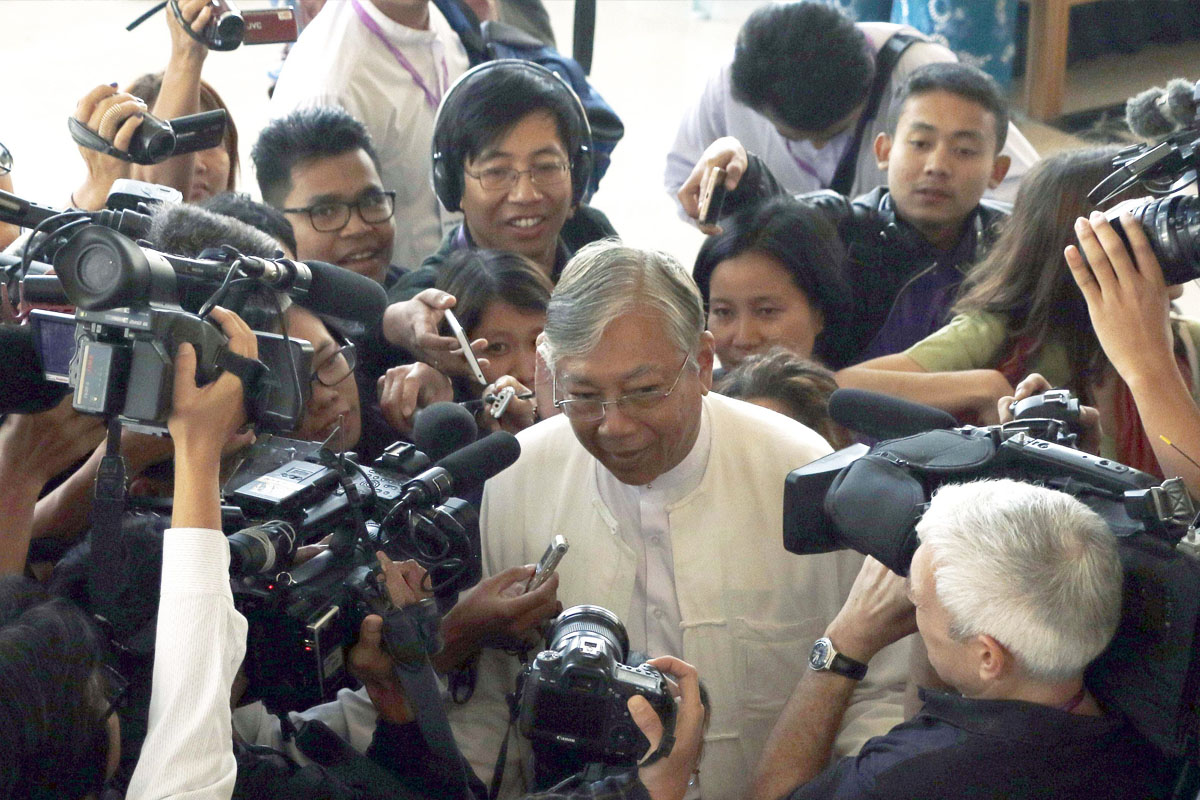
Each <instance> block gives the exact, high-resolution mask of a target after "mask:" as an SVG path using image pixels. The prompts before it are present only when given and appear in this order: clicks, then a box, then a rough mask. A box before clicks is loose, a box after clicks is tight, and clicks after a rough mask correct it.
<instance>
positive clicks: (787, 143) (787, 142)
mask: <svg viewBox="0 0 1200 800" xmlns="http://www.w3.org/2000/svg"><path fill="white" fill-rule="evenodd" d="M356 1H357V0H356ZM841 135H842V134H840V133H839V134H838V136H841ZM836 138H837V137H834V139H836ZM783 144H784V148H785V149H786V150H787V153H788V155H789V156H791V157H792V161H795V162H796V166H797V167H799V168H800V169H801V170H803V171H804V172H807V173H808V174H809V175H811V176H812V177H814V178H816V179H817V184H818V185H819V186H821V188H826V187H828V185H829V182H828V181H826V180H825V178H824V177H823V176H822V175H821V173H819V172H817V168H816V167H814V166H813V165H812V164H811V163H809V162H808V161H807V160H806V159H803V158H801V157H800V156H798V155H796V153H795V152H794V151H793V150H792V140H791V139H787V138H785V139H784V140H783ZM845 144H846V143H845V142H844V141H843V142H842V155H845V152H846V147H845ZM825 146H826V147H830V146H833V147H837V145H836V144H834V143H833V140H830V142H829V143H828V144H826V145H825ZM838 161H839V162H840V161H841V157H840V156H839V157H838Z"/></svg>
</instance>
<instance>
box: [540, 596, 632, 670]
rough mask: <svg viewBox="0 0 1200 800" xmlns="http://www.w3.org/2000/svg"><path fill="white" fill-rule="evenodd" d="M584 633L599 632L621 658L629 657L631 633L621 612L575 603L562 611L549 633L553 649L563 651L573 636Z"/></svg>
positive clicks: (549, 640) (621, 660)
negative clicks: (624, 622)
mask: <svg viewBox="0 0 1200 800" xmlns="http://www.w3.org/2000/svg"><path fill="white" fill-rule="evenodd" d="M584 635H595V636H599V637H600V638H602V639H604V640H605V641H606V642H608V644H609V645H610V646H611V647H612V649H613V653H614V655H615V656H616V658H617V661H619V662H621V663H622V664H624V663H625V661H626V659H628V657H629V634H627V633H626V632H625V626H624V625H622V624H621V620H619V619H618V618H617V615H616V614H614V613H612V612H611V611H609V610H608V609H607V608H601V607H600V606H587V605H582V606H572V607H571V608H568V609H567V610H566V611H564V612H563V613H561V614H559V615H558V619H557V620H555V621H554V626H553V627H552V628H551V629H550V634H549V635H548V636H547V637H546V639H547V641H548V643H549V649H551V650H557V651H559V652H562V651H563V650H564V649H566V648H567V647H568V646H569V645H570V643H571V640H572V639H575V638H577V637H579V636H584Z"/></svg>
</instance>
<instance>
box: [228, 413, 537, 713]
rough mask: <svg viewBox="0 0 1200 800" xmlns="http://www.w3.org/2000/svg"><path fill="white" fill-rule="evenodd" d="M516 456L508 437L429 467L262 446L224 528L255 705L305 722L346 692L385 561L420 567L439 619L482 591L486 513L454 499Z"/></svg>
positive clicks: (413, 454)
mask: <svg viewBox="0 0 1200 800" xmlns="http://www.w3.org/2000/svg"><path fill="white" fill-rule="evenodd" d="M428 411H429V409H426V412H428ZM426 412H422V413H426ZM425 419H430V418H429V417H426V418H425ZM421 422H422V418H421V417H420V416H419V417H418V426H420V424H421ZM433 426H434V427H436V422H435V423H433ZM471 438H473V436H472V437H471ZM519 453H520V446H519V445H518V444H517V440H516V438H515V437H513V436H512V435H510V434H507V433H493V434H491V435H489V436H487V437H485V438H483V439H481V440H479V441H478V442H475V443H473V444H468V445H467V446H466V447H463V448H462V449H459V450H456V451H454V452H452V453H451V454H450V455H447V456H446V457H445V458H443V459H441V460H440V461H438V462H437V463H436V464H434V465H433V466H430V465H429V461H428V458H427V457H426V456H425V455H424V454H423V453H421V452H420V451H418V450H417V449H416V448H415V447H414V446H413V445H410V444H407V443H401V442H398V443H396V444H394V445H392V446H391V447H389V448H388V449H387V451H386V452H385V453H384V454H383V456H381V457H380V458H379V459H377V460H376V461H375V462H374V464H372V465H371V466H365V465H359V464H358V463H356V462H355V461H354V459H353V458H352V457H351V456H349V455H346V454H343V455H341V456H339V455H335V454H333V453H331V452H330V451H328V450H326V449H324V448H322V447H321V445H319V444H315V443H311V442H299V441H292V440H287V439H278V438H276V439H273V440H270V441H268V442H265V443H262V444H260V445H256V447H255V448H254V450H253V451H252V452H251V453H250V454H248V455H249V459H248V461H247V462H246V463H245V464H243V466H242V468H241V469H240V470H239V471H238V473H237V474H235V475H234V477H233V478H232V479H231V480H230V481H229V482H228V483H227V484H226V486H225V500H226V502H228V503H231V504H232V505H233V506H234V508H232V509H229V510H228V511H227V515H226V516H227V518H226V521H225V525H226V528H227V529H231V530H236V529H238V528H242V530H238V531H237V532H235V533H233V535H231V536H230V550H231V556H232V559H231V568H232V569H231V571H232V572H233V573H234V574H235V575H236V577H235V578H234V579H233V582H232V585H233V595H234V602H235V604H236V605H237V607H238V609H239V610H240V611H241V612H242V614H243V615H245V617H246V619H247V620H248V622H249V627H250V630H249V636H248V642H247V648H246V662H245V666H246V675H247V678H248V679H249V688H248V691H247V694H248V696H249V697H253V698H258V699H262V700H263V701H264V702H265V703H266V705H267V707H268V708H270V709H271V710H272V711H273V712H279V711H289V710H300V709H305V708H308V707H310V706H312V705H314V704H316V703H319V702H323V701H328V700H331V699H333V697H334V695H336V693H337V691H338V690H339V689H341V688H342V687H344V686H347V685H349V683H350V677H349V675H348V674H347V671H346V666H345V651H346V648H347V647H349V646H350V645H351V644H352V643H353V642H354V640H355V639H356V638H357V636H358V630H359V625H360V624H361V623H362V620H363V617H364V616H365V615H366V614H367V613H370V611H369V609H370V603H369V601H370V599H371V598H372V597H373V596H374V595H375V593H376V581H377V571H376V567H377V562H376V558H375V553H376V552H377V551H380V550H382V551H383V552H385V553H386V554H387V555H388V556H389V557H390V558H392V559H394V560H400V559H406V558H412V559H415V560H416V561H418V562H419V563H420V564H421V565H422V566H424V567H425V568H426V569H427V570H428V572H429V578H428V580H429V583H430V588H431V590H432V592H433V594H434V599H435V600H436V605H437V609H438V610H439V611H441V612H442V613H444V612H445V611H446V610H448V609H449V608H450V607H451V606H453V604H454V601H455V599H456V597H457V593H458V592H459V591H461V590H462V589H465V588H468V587H469V586H472V585H474V584H475V583H476V582H478V580H479V578H480V575H481V565H480V556H479V516H478V512H477V511H476V509H475V508H474V507H473V506H472V505H471V504H470V503H468V502H467V501H466V500H463V499H461V498H457V497H451V496H450V494H451V492H456V493H459V494H462V493H465V492H467V491H470V490H473V489H474V488H477V487H478V486H479V485H481V484H482V483H483V481H484V480H486V479H487V478H489V477H491V476H492V475H494V474H496V473H497V472H499V471H500V470H502V469H504V468H505V467H507V466H508V465H509V464H511V463H513V462H514V461H515V460H516V458H517V455H518V454H519ZM250 521H253V525H251V527H248V528H246V527H243V526H245V525H247V523H248V522H250ZM326 534H332V538H331V540H330V546H329V549H328V550H326V551H325V552H322V553H321V554H320V555H317V556H316V557H314V558H312V559H311V560H309V561H306V562H305V563H303V564H301V565H300V566H298V567H296V568H294V569H292V568H288V566H287V564H288V563H290V557H291V554H292V553H293V552H294V551H295V549H297V548H298V547H299V546H301V545H304V544H310V543H313V542H316V541H318V540H320V539H321V538H322V537H324V536H325V535H326Z"/></svg>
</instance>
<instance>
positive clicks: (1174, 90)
mask: <svg viewBox="0 0 1200 800" xmlns="http://www.w3.org/2000/svg"><path fill="white" fill-rule="evenodd" d="M1163 106H1165V113H1166V117H1167V119H1168V120H1170V121H1171V122H1172V123H1174V126H1175V127H1177V128H1182V127H1186V126H1188V125H1192V124H1194V123H1195V122H1196V86H1195V84H1193V83H1192V82H1191V81H1188V80H1184V79H1183V78H1175V79H1173V80H1171V81H1168V82H1167V89H1166V97H1165V98H1164V100H1163Z"/></svg>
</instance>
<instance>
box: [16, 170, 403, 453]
mask: <svg viewBox="0 0 1200 800" xmlns="http://www.w3.org/2000/svg"><path fill="white" fill-rule="evenodd" d="M144 211H146V207H145V205H141V206H139V210H137V211H134V210H131V209H129V208H124V209H120V210H112V209H105V210H103V211H99V212H86V211H78V210H72V211H65V212H64V211H57V210H54V209H49V208H44V207H41V206H38V205H35V204H33V203H29V202H27V201H25V200H22V199H21V198H19V197H16V196H15V195H12V194H9V193H6V192H0V221H4V222H10V223H13V224H16V225H20V226H22V227H27V228H32V229H33V233H32V235H31V237H30V239H29V241H28V242H27V245H26V247H25V250H24V252H23V254H22V256H21V258H20V259H7V261H8V262H9V263H8V264H7V265H6V266H5V268H4V269H5V272H6V274H7V279H8V280H7V285H8V289H9V296H10V298H12V297H14V296H16V295H17V294H18V292H19V294H20V296H21V297H22V299H23V300H28V299H29V297H30V296H32V295H34V294H36V295H37V297H38V298H39V299H40V301H41V302H45V301H46V300H47V299H51V302H52V303H54V304H56V306H63V307H67V308H70V307H74V313H73V315H69V314H62V313H52V312H48V311H33V312H31V313H30V321H31V325H32V326H33V328H34V342H35V346H36V347H37V350H38V355H39V356H40V358H41V361H42V365H43V368H44V370H45V377H46V379H47V380H49V381H55V382H59V383H69V384H70V385H71V386H72V387H73V389H74V392H75V396H74V401H73V403H74V406H75V408H76V409H78V410H79V411H82V412H85V413H93V414H106V415H116V416H118V417H119V418H120V419H121V421H122V422H123V423H124V424H127V425H132V426H138V427H140V428H143V429H146V430H151V431H160V430H163V429H164V428H165V426H166V420H167V417H168V416H169V413H170V399H171V393H172V382H173V377H174V369H173V366H172V360H173V357H174V353H175V351H176V348H177V347H178V345H179V344H180V343H181V342H185V341H186V342H190V343H191V344H192V345H193V346H194V347H195V348H196V354H197V379H198V381H199V382H201V383H205V382H208V381H211V380H213V379H215V378H216V376H217V375H219V374H220V372H221V371H222V370H226V369H229V370H232V371H234V372H236V373H237V374H239V376H240V377H241V378H242V379H243V383H244V384H245V386H246V397H247V412H248V415H249V417H250V419H251V420H252V421H254V422H256V423H257V424H258V426H259V428H260V429H261V430H266V431H290V430H293V429H295V428H296V426H297V425H298V424H299V422H300V419H301V417H302V416H303V413H304V407H305V403H306V402H307V400H308V392H309V381H308V380H307V378H308V376H309V374H310V371H311V359H312V348H311V346H310V344H309V343H308V342H305V341H303V340H299V339H287V338H284V337H282V336H278V335H276V334H273V333H260V334H258V341H259V360H258V362H257V363H256V362H249V361H247V360H245V359H239V358H238V357H236V356H234V355H233V354H231V353H229V352H228V350H227V349H226V338H225V336H224V334H223V333H221V331H220V330H219V329H218V328H217V327H216V326H214V325H212V324H211V323H209V322H207V321H206V320H205V319H204V316H205V315H206V314H207V309H208V308H211V307H212V306H213V305H215V304H216V303H217V302H219V301H220V300H221V299H223V298H224V297H226V296H228V295H230V294H232V293H235V292H244V291H246V290H254V291H258V290H263V291H262V292H261V294H262V296H263V298H264V299H265V300H267V301H273V300H275V295H274V294H273V293H274V292H286V293H287V294H288V295H290V296H291V297H292V298H294V299H297V300H301V301H303V302H305V303H306V304H307V305H309V307H310V308H311V309H312V310H314V311H316V312H319V313H331V314H333V315H335V316H344V317H363V318H371V317H372V315H373V314H376V313H378V314H382V310H383V308H384V307H385V305H386V297H385V296H384V295H383V292H382V289H381V287H379V286H378V284H376V283H374V282H373V281H370V280H368V279H364V278H362V276H359V275H355V274H354V273H351V272H349V271H347V270H343V269H340V268H338V267H335V266H333V265H329V264H322V263H320V262H295V261H291V260H289V259H283V258H275V259H268V258H258V257H254V256H247V255H243V254H241V253H239V252H237V251H236V250H233V249H232V248H230V247H228V246H226V247H221V248H214V249H212V250H207V251H205V252H204V253H202V254H201V256H203V257H201V258H185V257H182V256H176V255H171V254H169V253H162V252H159V251H157V250H154V249H152V248H151V247H150V246H149V245H148V244H147V243H145V242H143V241H141V240H143V239H145V238H146V237H147V236H149V235H150V232H151V226H152V221H153V220H154V219H160V222H162V220H165V222H166V223H167V224H169V223H170V222H172V220H173V218H172V217H169V216H166V217H162V216H161V215H162V214H163V212H169V213H170V214H178V215H180V216H184V215H186V214H187V213H204V212H200V211H197V210H195V209H190V207H184V206H171V205H165V206H162V207H160V208H158V209H157V210H155V211H154V213H155V214H157V215H160V217H153V218H152V217H151V216H150V215H149V214H147V213H143V212H144ZM210 216H211V217H213V218H214V219H218V220H219V219H222V218H220V217H216V216H215V215H210ZM135 239H137V240H138V241H134V240H135ZM37 258H46V259H49V260H50V262H51V263H50V264H45V263H38V262H37V261H35V259H37ZM51 265H52V266H51ZM51 269H53V272H54V273H55V274H49V273H50V272H51ZM276 310H277V311H279V307H278V306H276Z"/></svg>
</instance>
